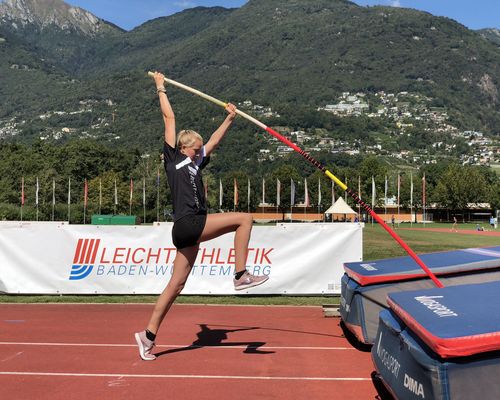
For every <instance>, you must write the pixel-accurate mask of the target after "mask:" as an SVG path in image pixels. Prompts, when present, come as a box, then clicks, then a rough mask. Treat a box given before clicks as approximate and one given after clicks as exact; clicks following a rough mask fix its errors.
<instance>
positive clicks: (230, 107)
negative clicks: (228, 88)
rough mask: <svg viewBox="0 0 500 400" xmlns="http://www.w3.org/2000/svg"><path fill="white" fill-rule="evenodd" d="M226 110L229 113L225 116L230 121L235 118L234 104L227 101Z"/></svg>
mask: <svg viewBox="0 0 500 400" xmlns="http://www.w3.org/2000/svg"><path fill="white" fill-rule="evenodd" d="M226 111H227V113H228V114H229V115H228V116H227V118H228V119H229V120H230V121H232V120H233V119H235V118H236V106H235V105H234V104H231V103H228V104H227V106H226Z"/></svg>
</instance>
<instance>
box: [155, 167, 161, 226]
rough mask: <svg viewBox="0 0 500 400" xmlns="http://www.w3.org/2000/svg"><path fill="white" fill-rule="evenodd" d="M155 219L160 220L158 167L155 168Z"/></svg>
mask: <svg viewBox="0 0 500 400" xmlns="http://www.w3.org/2000/svg"><path fill="white" fill-rule="evenodd" d="M156 221H157V222H160V168H157V169H156Z"/></svg>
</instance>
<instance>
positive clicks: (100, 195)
mask: <svg viewBox="0 0 500 400" xmlns="http://www.w3.org/2000/svg"><path fill="white" fill-rule="evenodd" d="M101 208H102V179H101V178H99V215H101Z"/></svg>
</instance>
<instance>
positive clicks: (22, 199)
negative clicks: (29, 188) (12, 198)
mask: <svg viewBox="0 0 500 400" xmlns="http://www.w3.org/2000/svg"><path fill="white" fill-rule="evenodd" d="M21 205H22V206H24V176H23V177H22V178H21Z"/></svg>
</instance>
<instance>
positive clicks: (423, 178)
mask: <svg viewBox="0 0 500 400" xmlns="http://www.w3.org/2000/svg"><path fill="white" fill-rule="evenodd" d="M422 205H423V207H424V208H425V172H424V176H423V177H422Z"/></svg>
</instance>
